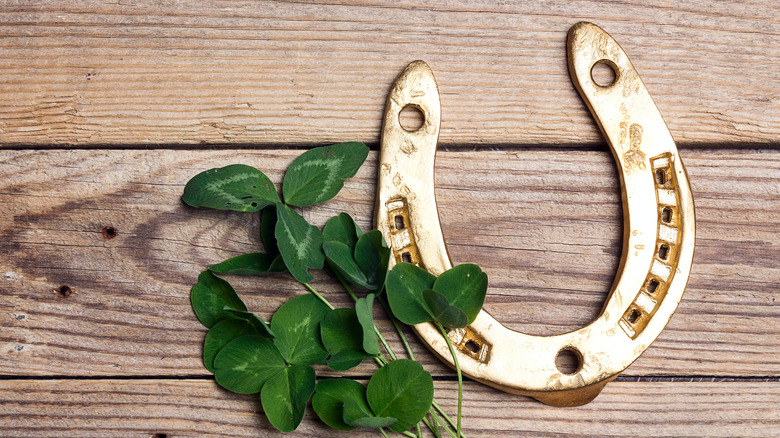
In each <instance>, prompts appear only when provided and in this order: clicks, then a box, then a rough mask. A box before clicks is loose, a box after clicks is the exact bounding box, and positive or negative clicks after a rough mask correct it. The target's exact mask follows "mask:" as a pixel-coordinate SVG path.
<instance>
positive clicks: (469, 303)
mask: <svg viewBox="0 0 780 438" xmlns="http://www.w3.org/2000/svg"><path fill="white" fill-rule="evenodd" d="M487 285H488V279H487V274H485V273H484V272H482V270H481V269H480V268H479V266H477V265H472V264H463V265H458V266H455V267H454V268H451V269H448V270H447V271H445V272H444V273H442V274H441V275H440V276H439V278H437V279H436V282H435V283H434V284H433V288H432V289H433V290H435V291H437V292H440V293H441V294H443V295H444V296H445V297H447V300H449V304H451V305H452V306H453V307H457V308H458V309H460V310H462V311H463V313H465V314H466V316H467V317H468V323H469V324H471V323H472V322H474V319H476V318H477V314H479V311H480V310H481V309H482V304H484V302H485V295H486V294H487Z"/></svg>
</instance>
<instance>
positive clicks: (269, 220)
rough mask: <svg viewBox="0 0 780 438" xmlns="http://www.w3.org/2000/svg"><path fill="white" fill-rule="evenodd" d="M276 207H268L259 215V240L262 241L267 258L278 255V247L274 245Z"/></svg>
mask: <svg viewBox="0 0 780 438" xmlns="http://www.w3.org/2000/svg"><path fill="white" fill-rule="evenodd" d="M276 221H277V219H276V206H275V205H269V206H268V207H266V208H264V209H263V211H262V212H261V213H260V239H261V240H262V241H263V247H264V248H265V253H266V254H268V256H269V257H275V256H277V255H278V254H279V246H278V245H277V244H276V235H275V234H274V233H276Z"/></svg>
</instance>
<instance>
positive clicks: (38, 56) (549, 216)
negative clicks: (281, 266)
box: [0, 0, 780, 437]
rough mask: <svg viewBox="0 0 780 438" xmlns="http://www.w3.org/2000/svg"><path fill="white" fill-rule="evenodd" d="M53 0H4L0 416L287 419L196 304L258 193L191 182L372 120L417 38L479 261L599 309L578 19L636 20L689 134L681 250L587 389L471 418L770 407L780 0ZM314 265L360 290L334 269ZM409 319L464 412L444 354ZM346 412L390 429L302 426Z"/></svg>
mask: <svg viewBox="0 0 780 438" xmlns="http://www.w3.org/2000/svg"><path fill="white" fill-rule="evenodd" d="M61 3H62V4H61ZM64 3H65V2H58V1H54V0H44V1H40V2H36V3H35V4H34V5H30V4H28V2H15V1H0V4H1V5H2V6H0V435H1V436H4V437H13V436H68V437H71V436H94V437H109V436H111V437H114V436H115V437H150V436H158V437H163V436H167V437H180V436H193V437H200V436H209V435H217V436H240V437H244V436H253V437H256V436H276V435H277V432H276V431H275V430H273V429H272V428H271V427H270V425H269V423H268V422H267V420H265V418H264V417H263V416H262V415H260V414H258V413H257V412H258V410H259V409H260V406H259V401H258V399H257V398H256V397H252V396H241V395H236V394H232V393H229V392H227V391H224V390H221V389H220V388H218V386H217V385H216V384H215V383H214V381H213V379H212V378H211V376H210V375H209V374H208V373H207V372H206V370H205V369H204V368H203V366H202V365H201V362H200V354H201V343H202V340H203V336H204V335H205V329H204V328H203V327H202V326H201V325H200V324H199V323H198V321H197V319H196V318H195V316H194V315H193V313H192V311H191V308H190V306H189V289H190V287H191V285H192V284H193V283H194V282H195V281H196V278H197V274H198V273H199V272H200V271H201V270H202V269H204V268H205V267H206V266H208V265H209V264H212V263H214V262H217V261H221V260H222V259H224V258H226V257H229V256H232V255H237V254H240V253H244V252H251V251H256V250H258V248H259V247H260V242H259V236H258V232H257V226H258V222H259V221H258V217H257V215H253V214H237V213H226V212H216V211H201V210H195V209H191V208H188V207H186V206H184V205H182V204H181V202H180V200H179V196H180V194H181V192H182V188H183V186H184V184H185V183H186V181H187V180H188V179H189V178H190V177H192V176H193V175H195V174H196V173H198V172H200V171H202V170H205V169H207V168H210V167H216V166H223V165H226V164H230V163H245V164H251V165H254V166H256V167H258V168H260V169H262V170H264V171H265V172H266V173H267V174H268V175H269V176H270V177H271V179H272V180H274V181H275V182H277V183H278V182H279V181H280V180H281V177H282V174H283V171H284V169H285V168H286V167H287V165H288V164H289V162H290V161H291V160H292V159H294V158H295V157H296V156H297V155H299V154H300V153H301V150H303V149H305V148H308V147H312V146H317V145H324V144H329V143H332V142H337V141H344V140H357V141H363V142H366V143H367V144H369V145H370V146H371V147H372V149H376V148H377V147H378V140H379V130H380V122H381V116H382V110H383V107H384V99H385V95H386V93H387V91H388V90H389V87H390V85H391V84H392V82H393V80H394V79H395V77H396V75H397V74H398V73H399V72H400V71H401V70H402V69H403V67H404V66H405V65H406V64H407V63H408V62H410V61H413V60H415V59H423V60H425V61H427V62H428V63H429V64H430V65H431V67H432V69H433V71H434V72H435V74H436V78H437V80H438V83H439V87H440V90H441V94H442V97H441V100H442V113H443V122H442V130H441V137H440V152H439V154H438V157H437V164H436V166H437V167H436V181H437V192H436V193H437V197H438V202H439V207H440V214H441V219H442V223H443V227H444V233H445V237H446V239H447V241H448V243H449V248H450V250H451V252H452V257H453V259H454V260H455V261H457V262H459V263H462V262H474V263H478V264H479V265H481V266H482V267H483V269H485V270H486V271H487V273H488V275H489V277H490V285H491V286H490V290H489V295H488V298H487V303H486V308H487V309H488V310H489V311H490V312H491V313H493V314H494V315H496V316H497V317H498V319H499V320H501V321H502V322H504V323H505V324H508V325H509V326H510V327H512V328H516V329H519V330H523V331H525V332H528V333H536V334H554V333H563V332H565V331H568V330H572V329H575V328H577V327H580V326H582V325H584V324H587V323H588V322H589V321H590V320H592V319H593V318H594V317H595V315H596V314H597V312H598V310H599V308H600V307H601V304H602V302H603V300H604V298H605V295H606V292H607V290H608V289H609V286H610V284H611V282H612V279H613V276H614V273H615V269H616V266H617V263H618V259H619V256H620V251H621V236H622V217H621V206H620V194H619V190H618V181H617V174H616V170H615V167H614V164H613V162H612V159H611V156H610V154H609V152H608V149H607V147H606V145H605V144H604V142H603V140H602V138H601V137H600V135H599V132H598V129H597V128H596V126H595V123H594V122H593V120H592V119H591V117H590V115H589V114H588V112H587V110H586V108H585V106H584V104H583V103H582V101H581V100H580V98H579V97H578V95H577V93H576V92H575V90H574V88H573V86H572V85H571V82H570V80H569V77H568V72H567V69H566V53H565V39H566V32H567V30H568V28H569V27H570V26H571V25H573V24H574V23H576V22H577V21H580V20H589V21H593V22H595V23H597V24H599V25H601V26H602V27H603V28H605V29H606V30H607V31H608V32H610V33H611V34H612V35H613V36H614V37H615V38H616V39H617V40H618V41H619V42H620V43H621V45H622V46H623V47H624V49H625V50H626V51H627V52H628V54H629V56H630V57H631V59H632V61H633V62H634V64H635V66H636V67H637V69H638V70H639V73H640V75H641V76H642V78H643V80H644V81H645V83H646V85H647V87H648V89H649V90H650V93H651V94H652V95H653V96H654V98H655V100H656V103H657V105H658V107H659V108H660V110H661V112H662V114H663V115H664V117H665V119H666V121H667V123H668V125H669V128H670V130H671V132H672V135H673V136H674V138H675V139H676V140H677V143H678V146H679V148H680V154H681V156H682V157H683V159H684V160H685V163H686V165H687V167H688V172H689V174H690V177H691V181H692V185H693V190H694V193H695V200H696V208H697V212H696V213H697V227H698V230H697V247H696V256H695V260H694V267H693V273H692V275H691V278H690V282H689V286H688V288H687V290H686V294H685V296H684V298H683V301H682V303H681V304H680V307H679V309H678V311H677V313H676V314H675V316H674V317H673V319H672V321H671V323H670V324H669V326H668V327H667V328H666V330H665V331H664V332H663V333H662V334H661V336H660V337H659V338H658V340H657V341H656V342H655V343H654V344H653V346H652V347H651V348H650V349H648V350H647V351H646V352H645V354H644V355H643V356H642V357H641V358H640V359H639V360H637V361H636V362H635V363H634V364H633V365H632V366H631V367H629V368H628V369H627V370H626V371H625V372H624V373H623V374H622V375H621V377H620V378H619V379H618V380H617V381H615V382H613V383H610V384H609V385H608V386H607V387H606V389H605V390H604V392H603V393H602V394H601V395H600V396H599V397H598V398H597V399H596V400H595V401H594V402H592V403H591V404H589V405H586V406H583V407H578V408H552V407H548V406H545V405H542V404H540V403H538V402H536V401H534V400H532V399H528V398H525V397H520V396H512V395H507V394H504V393H501V392H498V391H496V390H493V389H490V388H487V387H485V386H482V385H480V384H476V383H474V382H467V383H466V397H465V399H466V400H465V408H464V409H465V419H464V424H465V426H466V429H465V431H466V433H467V435H468V436H469V437H478V436H533V437H539V436H654V437H657V436H674V437H681V436H723V437H733V436H764V437H768V436H778V435H779V434H780V358H779V357H780V356H778V350H780V304H779V303H778V302H777V301H776V300H777V298H778V292H780V286H778V284H780V141H778V140H779V139H780V117H778V114H780V18H778V17H779V15H778V11H777V5H776V4H775V3H774V2H773V0H753V1H742V2H739V3H733V2H716V3H713V4H709V2H700V1H675V2H668V1H655V2H654V1H622V2H600V1H596V0H579V1H539V2H520V1H517V2H495V1H492V0H484V1H469V2H448V1H437V2H425V3H426V4H425V6H424V7H420V6H419V3H420V2H418V1H398V0H393V1H390V0H388V1H379V0H364V1H354V2H343V3H338V2H334V1H328V2H293V1H277V2H263V3H257V2H251V1H247V2H226V1H223V2H206V1H178V2H173V3H168V2H162V3H161V2H158V1H151V0H123V1H120V2H116V1H114V2H101V1H90V2H86V1H83V2H67V4H64ZM376 163H377V154H376V153H375V152H374V153H372V154H371V155H370V156H369V159H368V161H367V164H366V165H364V167H363V168H362V169H361V170H360V172H359V173H358V175H357V177H355V178H353V179H352V180H350V181H348V182H347V184H346V185H345V188H344V190H343V191H342V192H341V193H340V194H339V196H338V197H337V198H336V199H335V200H333V201H331V202H328V203H327V204H325V205H323V206H321V207H318V208H315V209H309V210H306V211H305V215H306V216H307V218H308V219H309V220H311V221H313V222H314V223H317V224H319V225H322V224H323V223H324V221H325V220H326V219H327V218H328V217H330V216H331V215H333V214H335V213H337V212H339V211H347V212H349V213H350V214H352V215H353V216H354V217H356V218H357V219H358V221H359V223H360V225H361V226H363V227H364V228H368V227H370V226H371V218H372V215H373V213H372V209H373V199H374V191H375V176H376V168H375V166H376ZM106 227H113V229H114V230H115V236H114V237H111V236H109V235H106V234H105V233H104V232H103V231H104V230H105V229H106ZM235 285H236V287H237V289H238V290H239V291H240V293H241V295H242V297H244V299H245V301H246V302H247V304H248V306H249V307H250V310H253V311H256V312H258V313H260V314H261V315H263V316H265V317H267V316H269V315H270V314H271V313H272V312H273V311H274V310H275V309H276V308H277V307H278V306H279V305H280V304H281V303H282V302H283V301H284V300H285V299H287V298H289V297H291V296H294V295H296V294H302V293H305V291H304V290H302V288H301V287H299V286H298V285H297V283H295V282H294V281H292V280H291V279H288V278H287V277H285V276H278V277H273V278H263V279H256V278H255V279H240V280H238V279H237V280H236V281H235ZM315 286H316V287H318V288H319V289H321V290H323V291H324V292H325V293H326V294H327V296H328V298H329V299H332V300H333V301H334V302H336V303H342V304H346V303H347V300H348V299H347V298H346V297H345V296H344V295H343V294H342V293H339V292H338V288H336V287H335V286H334V285H333V284H332V283H330V282H329V281H328V280H327V279H326V278H324V277H322V276H319V277H317V279H316V280H315ZM377 315H379V313H378V314H377ZM381 324H382V325H383V326H386V325H387V322H386V321H385V320H384V319H382V320H381ZM393 345H394V347H395V348H396V349H397V350H400V344H399V343H398V342H397V341H395V340H394V342H393ZM413 347H414V348H415V350H416V351H417V352H418V353H419V358H420V360H421V361H422V362H423V363H424V365H425V366H426V368H427V369H428V370H430V371H431V372H432V373H433V374H434V376H435V379H436V385H437V393H436V397H437V399H438V400H440V402H441V403H442V404H443V405H444V406H445V408H446V409H447V410H448V411H450V412H453V413H454V410H455V408H454V406H455V397H456V391H455V386H454V383H453V378H454V375H453V373H451V372H450V371H449V370H446V369H445V368H444V367H443V366H442V365H441V364H439V363H438V362H437V361H436V360H435V359H434V358H433V357H432V355H431V354H429V353H428V352H427V351H425V348H424V347H422V346H421V344H420V343H419V342H417V341H416V340H414V342H413ZM372 371H373V366H372V365H371V364H364V365H363V366H361V367H360V368H358V369H356V370H353V371H351V372H349V373H348V374H349V375H351V376H358V377H364V376H368V375H370V373H371V372H372ZM324 374H327V372H324ZM331 374H333V373H331ZM342 435H343V436H377V435H375V434H373V433H365V434H363V435H361V434H360V433H352V434H345V433H337V432H334V431H331V430H328V429H326V428H324V427H323V426H322V425H321V423H319V422H318V421H317V420H316V419H314V418H311V417H308V418H306V419H305V420H304V422H303V424H302V426H301V428H300V429H299V430H298V431H297V432H295V433H294V434H293V435H291V436H342Z"/></svg>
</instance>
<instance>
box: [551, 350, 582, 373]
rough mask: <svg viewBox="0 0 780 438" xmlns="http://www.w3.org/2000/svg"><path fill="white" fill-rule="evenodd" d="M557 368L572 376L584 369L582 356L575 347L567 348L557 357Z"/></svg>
mask: <svg viewBox="0 0 780 438" xmlns="http://www.w3.org/2000/svg"><path fill="white" fill-rule="evenodd" d="M555 367H556V368H558V371H560V372H562V373H563V374H566V375H569V376H571V375H572V374H576V373H577V372H579V370H581V369H582V354H581V353H580V352H579V351H578V350H577V349H576V348H574V347H566V348H564V349H562V350H561V351H559V352H558V354H557V355H556V356H555Z"/></svg>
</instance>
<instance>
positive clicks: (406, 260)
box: [401, 252, 412, 263]
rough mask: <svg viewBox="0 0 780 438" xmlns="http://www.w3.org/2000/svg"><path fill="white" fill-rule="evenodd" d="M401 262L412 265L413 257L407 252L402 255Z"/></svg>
mask: <svg viewBox="0 0 780 438" xmlns="http://www.w3.org/2000/svg"><path fill="white" fill-rule="evenodd" d="M401 260H402V261H403V262H404V263H412V256H411V255H410V254H409V253H408V252H405V253H403V254H401Z"/></svg>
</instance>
